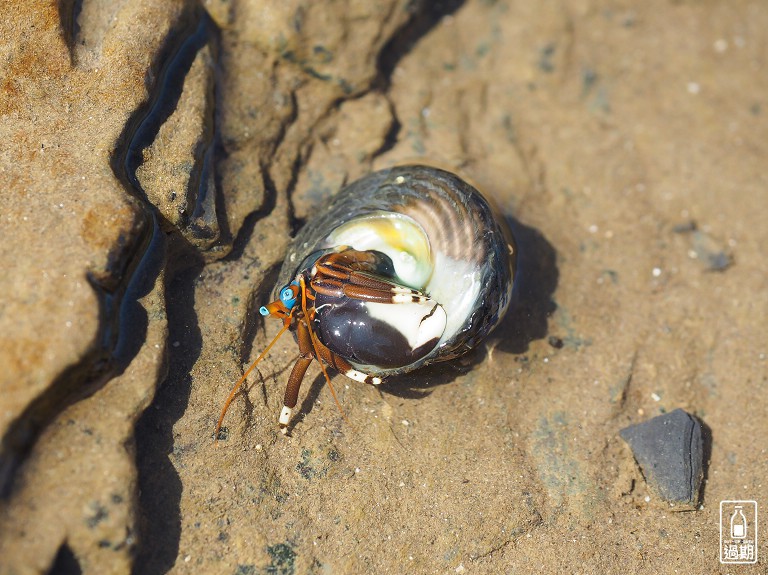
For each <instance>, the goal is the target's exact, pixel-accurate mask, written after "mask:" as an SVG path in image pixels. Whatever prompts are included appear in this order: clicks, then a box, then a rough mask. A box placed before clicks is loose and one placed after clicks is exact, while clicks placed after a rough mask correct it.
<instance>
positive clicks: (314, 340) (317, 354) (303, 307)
mask: <svg viewBox="0 0 768 575" xmlns="http://www.w3.org/2000/svg"><path fill="white" fill-rule="evenodd" d="M299 283H300V285H301V310H302V311H303V312H304V321H305V322H307V331H309V339H310V340H312V347H313V349H314V350H315V357H316V358H317V363H319V364H320V369H322V370H323V375H324V376H325V382H326V383H327V384H328V389H330V390H331V395H332V396H333V401H335V402H336V407H338V408H339V412H340V413H341V417H343V418H344V421H346V422H347V423H348V424H349V426H350V427H353V426H352V422H351V421H349V419H347V414H346V413H344V410H343V409H342V407H341V403H339V398H338V397H337V396H336V390H335V389H333V384H332V383H331V378H330V377H328V372H327V371H326V370H325V364H324V363H323V360H322V359H320V350H319V349H318V345H317V336H316V335H315V332H314V331H312V324H311V322H310V321H309V315H307V297H306V293H307V290H306V289H305V285H304V278H303V277H302V278H300V279H299Z"/></svg>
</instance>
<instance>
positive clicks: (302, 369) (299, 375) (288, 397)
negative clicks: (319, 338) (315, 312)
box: [278, 320, 314, 433]
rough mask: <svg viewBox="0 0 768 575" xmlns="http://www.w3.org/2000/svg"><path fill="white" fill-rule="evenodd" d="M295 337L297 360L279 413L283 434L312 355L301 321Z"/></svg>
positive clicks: (309, 340)
mask: <svg viewBox="0 0 768 575" xmlns="http://www.w3.org/2000/svg"><path fill="white" fill-rule="evenodd" d="M296 337H297V339H298V340H299V359H297V360H296V363H295V364H294V365H293V369H292V370H291V375H290V377H288V385H287V386H286V387H285V396H284V397H283V409H282V411H281V412H280V419H279V420H278V423H279V424H280V430H281V431H283V433H285V429H286V427H287V426H288V422H289V421H290V420H291V414H292V413H293V408H294V407H296V402H297V401H298V399H299V389H301V382H302V381H303V380H304V374H306V373H307V368H308V367H309V364H310V363H312V360H313V359H314V355H313V354H312V339H311V337H310V335H309V329H308V328H307V325H306V323H305V322H304V321H303V320H302V321H299V322H298V325H297V329H296Z"/></svg>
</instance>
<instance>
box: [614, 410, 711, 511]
mask: <svg viewBox="0 0 768 575" xmlns="http://www.w3.org/2000/svg"><path fill="white" fill-rule="evenodd" d="M619 434H620V435H621V437H622V439H623V440H624V441H626V442H627V444H628V445H629V447H630V448H631V449H632V454H633V455H634V456H635V459H636V460H637V463H638V465H639V466H640V469H641V470H642V472H643V476H644V477H645V480H646V481H647V482H648V485H650V487H651V489H653V490H654V491H655V492H656V493H657V494H658V496H659V497H660V498H661V499H662V500H663V501H666V502H667V503H670V504H671V505H673V506H675V507H676V508H677V509H678V510H687V509H695V508H696V505H697V504H698V502H699V490H700V488H701V481H702V479H703V477H704V455H703V447H702V437H701V424H700V423H699V422H698V420H697V419H696V418H695V417H692V416H691V415H689V414H688V413H686V412H685V411H683V410H682V409H675V410H674V411H672V412H670V413H665V414H664V415H659V416H657V417H654V418H653V419H649V420H648V421H644V422H643V423H638V424H636V425H630V426H629V427H625V428H624V429H622V430H621V431H620V432H619Z"/></svg>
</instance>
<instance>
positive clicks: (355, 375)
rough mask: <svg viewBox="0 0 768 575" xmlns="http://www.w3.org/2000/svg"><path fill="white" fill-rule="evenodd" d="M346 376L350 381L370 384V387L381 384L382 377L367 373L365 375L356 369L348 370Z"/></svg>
mask: <svg viewBox="0 0 768 575" xmlns="http://www.w3.org/2000/svg"><path fill="white" fill-rule="evenodd" d="M344 375H346V376H347V377H348V378H349V379H352V380H354V381H359V382H360V383H368V384H370V385H379V384H381V378H380V377H376V376H373V375H368V374H367V373H363V372H362V371H357V370H356V369H348V370H347V371H345V372H344Z"/></svg>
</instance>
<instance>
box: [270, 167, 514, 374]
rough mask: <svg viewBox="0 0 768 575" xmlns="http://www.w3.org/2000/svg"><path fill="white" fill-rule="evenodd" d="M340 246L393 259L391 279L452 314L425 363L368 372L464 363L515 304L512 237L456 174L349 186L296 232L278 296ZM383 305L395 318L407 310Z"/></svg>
mask: <svg viewBox="0 0 768 575" xmlns="http://www.w3.org/2000/svg"><path fill="white" fill-rule="evenodd" d="M341 246H349V247H352V248H354V249H356V250H360V251H368V250H375V251H377V252H380V253H383V254H385V255H386V256H388V258H384V259H388V260H391V265H387V266H384V267H383V268H382V270H381V272H380V273H381V275H382V276H384V277H387V278H388V279H390V280H391V281H394V282H396V283H398V284H401V285H405V286H408V287H410V288H413V289H417V290H419V291H421V292H424V293H425V294H428V295H429V297H430V299H431V300H434V301H436V302H438V303H439V304H440V305H441V306H442V308H443V309H444V310H445V314H446V320H445V322H446V325H445V330H444V332H443V333H442V336H441V337H440V340H439V342H438V344H437V345H436V346H435V347H434V349H433V350H432V351H431V352H430V353H429V354H428V355H427V356H426V357H423V358H420V359H419V360H418V361H415V362H413V363H410V364H407V365H402V366H396V365H395V366H383V365H378V366H376V365H364V364H360V363H358V364H356V367H358V368H359V369H361V370H364V371H366V372H367V373H371V374H375V375H384V376H386V375H393V374H399V373H405V372H408V371H412V370H413V369H416V368H418V367H421V366H423V365H426V364H429V363H433V362H435V361H444V360H448V359H452V358H455V357H457V356H459V355H461V354H463V353H465V352H466V351H468V350H469V349H471V348H472V347H474V346H475V345H477V344H478V343H479V342H480V341H481V340H482V339H483V338H484V337H485V336H486V335H488V333H489V332H490V331H491V330H492V329H493V328H494V327H495V326H496V325H497V324H498V323H499V321H500V319H501V318H502V316H503V315H504V313H505V311H506V310H507V307H508V305H509V302H510V298H511V293H512V284H513V279H514V270H515V259H516V251H517V250H516V247H515V244H514V240H513V238H512V235H511V233H510V232H509V229H508V227H507V225H506V222H505V221H504V220H503V219H502V218H501V217H499V216H498V215H497V214H496V213H495V211H494V210H493V209H492V207H491V206H490V205H489V204H488V202H487V201H486V199H485V198H484V197H483V196H482V195H481V194H480V193H479V192H478V191H477V190H476V189H475V188H473V187H472V186H470V185H469V184H467V183H466V182H464V181H463V180H462V179H460V178H459V177H458V176H456V175H454V174H452V173H450V172H446V171H444V170H440V169H437V168H432V167H427V166H418V165H413V166H400V167H395V168H390V169H387V170H382V171H379V172H375V173H372V174H369V175H368V176H365V177H364V178H362V179H360V180H358V181H356V182H354V183H352V184H350V185H348V186H347V187H345V188H344V189H342V190H341V191H340V192H339V193H338V194H336V196H334V197H333V198H332V199H331V200H330V202H329V204H328V205H327V206H326V208H325V209H324V210H322V211H321V213H318V214H317V215H316V216H314V217H312V218H310V220H309V221H308V222H307V224H306V225H305V226H304V227H303V228H302V229H301V230H300V231H299V233H298V234H297V236H296V238H295V240H294V241H293V243H292V244H291V246H290V248H289V250H288V254H287V256H286V259H285V261H284V264H283V267H282V269H281V271H280V276H279V279H278V285H277V286H276V290H279V289H280V288H281V287H283V286H284V285H286V284H288V283H289V282H290V281H292V280H294V279H295V278H296V276H297V274H299V273H301V272H302V271H304V270H306V269H309V268H311V266H312V265H313V263H314V262H315V261H316V260H317V258H319V257H320V256H322V255H323V254H325V253H329V252H332V251H336V250H338V249H339V248H340V247H341ZM382 305H386V306H387V307H389V308H390V310H391V311H390V312H389V313H392V314H396V313H397V310H396V309H395V308H396V307H397V306H398V305H399V304H382ZM395 363H396V362H395Z"/></svg>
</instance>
